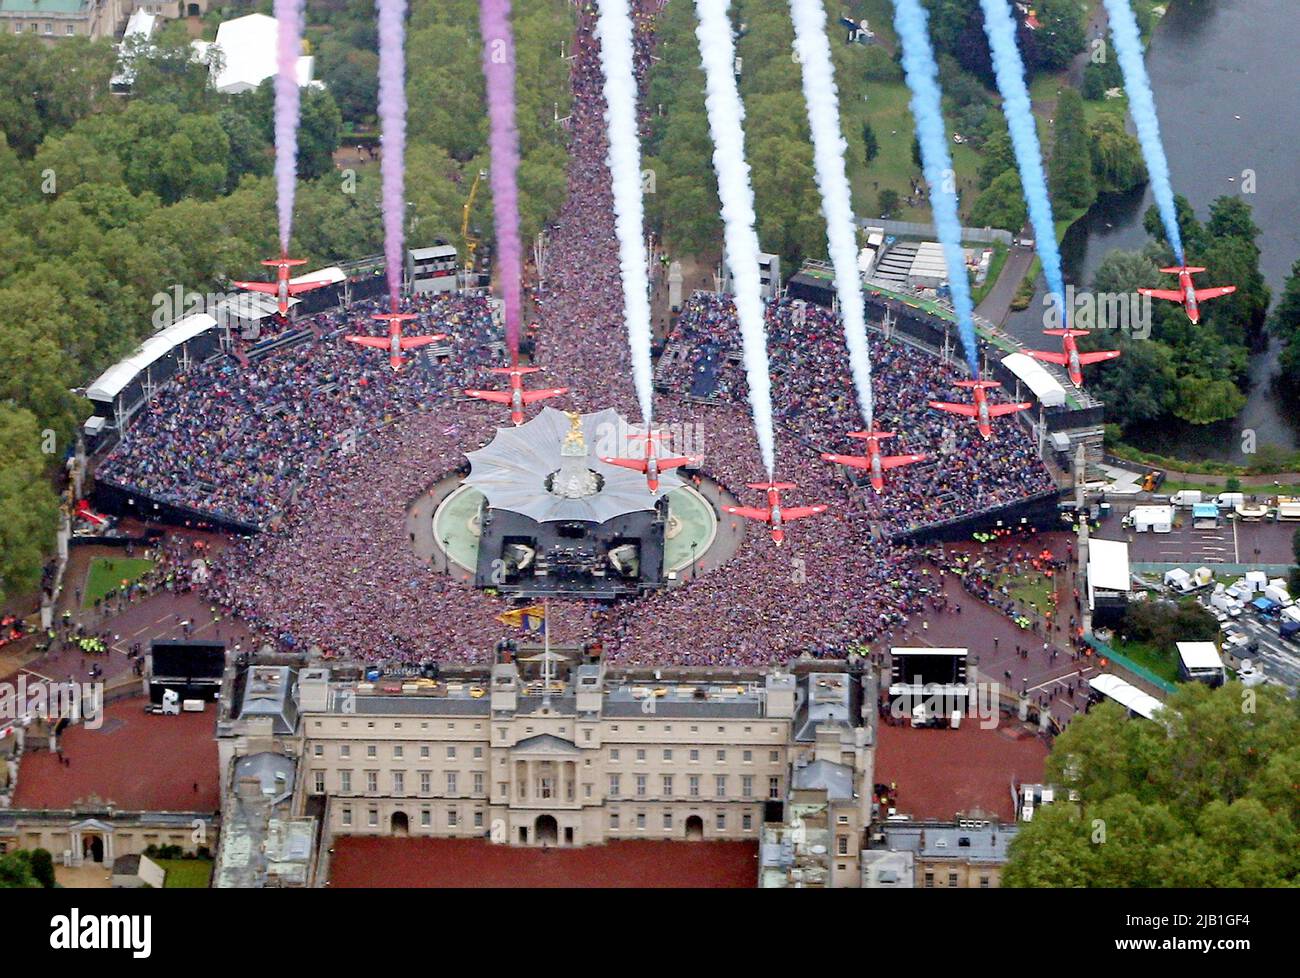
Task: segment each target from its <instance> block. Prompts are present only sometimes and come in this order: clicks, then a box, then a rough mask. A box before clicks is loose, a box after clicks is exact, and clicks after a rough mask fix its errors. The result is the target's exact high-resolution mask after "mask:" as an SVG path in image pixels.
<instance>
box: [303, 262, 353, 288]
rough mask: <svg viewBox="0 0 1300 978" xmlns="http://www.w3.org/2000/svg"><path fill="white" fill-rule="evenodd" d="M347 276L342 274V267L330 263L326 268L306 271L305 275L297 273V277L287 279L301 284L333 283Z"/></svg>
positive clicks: (344, 279)
mask: <svg viewBox="0 0 1300 978" xmlns="http://www.w3.org/2000/svg"><path fill="white" fill-rule="evenodd" d="M346 280H347V276H346V275H344V274H343V269H341V268H339V267H338V266H337V265H330V266H329V267H327V268H318V269H316V271H314V272H308V273H307V274H306V275H299V276H298V277H297V278H291V279H289V281H290V282H291V283H293V284H294V285H302V284H303V283H304V282H325V283H328V284H330V285H333V284H334V283H335V282H343V281H346Z"/></svg>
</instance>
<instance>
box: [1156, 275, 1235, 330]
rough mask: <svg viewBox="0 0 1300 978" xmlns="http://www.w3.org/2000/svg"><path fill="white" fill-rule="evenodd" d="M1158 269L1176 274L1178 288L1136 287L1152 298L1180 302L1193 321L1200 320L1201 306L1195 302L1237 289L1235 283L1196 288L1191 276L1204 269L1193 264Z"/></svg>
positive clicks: (1215, 297)
mask: <svg viewBox="0 0 1300 978" xmlns="http://www.w3.org/2000/svg"><path fill="white" fill-rule="evenodd" d="M1160 271H1162V272H1164V273H1165V274H1167V275H1177V276H1178V289H1177V291H1175V290H1173V289H1138V292H1139V293H1140V294H1142V295H1149V296H1151V298H1153V299H1168V300H1169V301H1170V302H1181V303H1182V304H1183V308H1184V309H1186V310H1187V318H1188V319H1190V320H1191V321H1192V322H1193V323H1199V322H1200V321H1201V308H1200V306H1199V305H1197V303H1199V302H1202V301H1204V300H1205V299H1217V298H1219V297H1220V296H1225V295H1232V293H1234V292H1236V291H1237V287H1236V286H1235V285H1216V286H1215V287H1214V288H1210V289H1198V288H1197V287H1196V284H1195V283H1194V282H1193V281H1192V276H1193V275H1195V274H1197V273H1198V272H1203V271H1205V269H1203V268H1197V267H1196V266H1195V265H1173V266H1171V267H1169V268H1162V269H1160Z"/></svg>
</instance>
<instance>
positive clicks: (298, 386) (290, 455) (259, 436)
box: [96, 293, 500, 527]
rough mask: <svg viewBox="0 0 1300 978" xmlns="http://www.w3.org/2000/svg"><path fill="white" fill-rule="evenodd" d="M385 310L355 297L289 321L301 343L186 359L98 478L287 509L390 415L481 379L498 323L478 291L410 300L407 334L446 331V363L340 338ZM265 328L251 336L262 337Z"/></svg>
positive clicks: (249, 517)
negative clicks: (302, 336)
mask: <svg viewBox="0 0 1300 978" xmlns="http://www.w3.org/2000/svg"><path fill="white" fill-rule="evenodd" d="M381 308H384V306H383V305H381V304H380V303H378V302H363V303H357V304H354V305H353V306H351V307H350V308H348V309H346V310H335V311H332V312H326V313H321V314H320V315H317V316H313V317H310V318H307V319H303V320H299V321H298V322H297V323H296V324H295V326H297V327H300V328H304V329H306V330H309V331H310V334H311V335H310V336H309V337H308V338H307V339H306V340H305V341H304V342H302V343H299V344H297V345H294V346H292V347H288V348H285V349H282V350H279V351H277V352H275V353H273V354H271V355H267V356H264V357H259V358H257V359H254V360H251V361H250V360H249V359H248V358H247V356H244V357H233V356H232V357H219V358H216V359H213V360H209V361H207V362H205V363H198V364H194V365H192V366H191V367H190V368H189V369H188V370H187V371H186V372H185V373H183V374H181V375H179V376H177V377H176V378H175V379H174V380H173V381H172V382H171V383H170V384H168V385H167V386H165V387H163V388H162V389H161V390H160V391H159V392H158V394H157V396H156V397H154V398H153V400H152V401H150V402H149V404H148V406H147V407H146V408H144V416H143V417H140V418H138V419H136V421H135V423H134V424H132V425H131V427H130V428H129V429H128V430H127V431H126V433H125V434H124V435H123V437H122V440H121V441H120V442H119V443H118V445H117V446H115V447H114V449H113V451H112V452H111V453H110V454H109V456H108V457H107V458H106V459H105V461H104V462H103V463H102V464H101V465H100V466H99V468H98V470H97V473H96V476H97V478H98V479H100V480H103V481H107V482H111V483H113V484H115V485H119V486H122V487H124V488H127V489H130V490H132V491H133V492H136V493H140V494H142V495H144V496H146V497H149V498H151V499H154V500H158V501H161V502H166V503H170V504H173V505H178V506H185V507H188V508H190V509H194V510H197V511H199V512H201V513H204V514H207V515H211V516H214V517H218V518H221V519H225V520H229V521H233V522H236V523H241V524H246V525H250V526H254V527H262V526H265V525H266V523H267V522H268V521H269V520H270V519H272V518H273V517H274V516H275V515H276V514H277V513H279V512H280V510H281V509H282V508H283V506H284V503H285V501H286V500H287V498H288V496H289V494H290V493H291V492H292V491H293V489H294V487H295V486H296V485H297V484H298V483H299V481H300V480H301V479H302V478H303V476H304V475H305V474H306V473H308V472H310V471H312V470H313V469H315V468H317V467H318V466H320V465H321V464H323V461H324V459H325V458H326V456H328V455H330V454H332V453H334V452H336V451H340V450H348V449H350V448H351V447H352V446H353V445H354V444H355V442H356V439H357V438H358V437H359V436H360V435H361V434H363V433H365V432H369V431H373V430H375V429H376V428H377V427H379V426H381V425H382V424H384V423H385V421H386V420H387V419H389V418H391V417H392V416H393V415H395V414H401V413H403V412H405V411H407V410H410V409H412V408H414V407H418V406H420V405H423V404H427V403H429V402H431V401H433V400H436V399H438V398H440V397H443V396H446V395H447V394H448V393H451V392H454V391H457V390H459V388H461V387H463V386H465V385H467V384H471V383H472V384H474V385H476V386H478V385H481V383H482V382H483V381H484V380H485V375H484V372H483V368H484V367H485V366H487V365H489V364H490V363H492V362H493V354H492V351H491V348H490V344H492V343H493V342H494V341H499V339H500V330H499V329H497V328H496V327H495V325H494V322H493V315H492V311H491V310H490V308H489V306H488V302H487V300H486V298H485V297H484V296H483V295H482V294H480V293H440V294H429V295H417V296H413V297H412V298H411V300H410V301H409V302H407V303H406V308H407V309H408V310H409V311H412V312H416V313H418V314H419V315H420V319H419V320H418V321H413V322H411V323H409V324H408V325H407V329H408V330H410V331H412V332H414V331H415V330H417V329H418V330H420V331H421V332H423V331H429V332H441V333H445V334H447V335H448V339H447V341H446V346H447V347H450V349H451V350H453V351H454V352H453V354H452V355H451V356H450V357H446V358H445V360H446V362H445V363H442V362H437V361H435V360H433V359H432V358H429V357H426V356H418V357H412V358H411V359H412V361H413V362H412V363H411V364H408V366H407V367H406V369H404V370H402V371H400V372H394V371H393V369H392V367H391V366H390V365H389V362H388V358H387V356H386V355H384V354H383V353H381V352H380V351H376V350H368V349H363V348H362V347H359V346H356V345H354V344H351V343H347V342H345V341H344V340H343V339H342V337H343V336H344V335H346V334H378V333H379V332H380V327H379V324H378V323H377V322H375V321H374V320H373V319H371V316H372V314H373V313H375V312H378V311H380V310H381ZM265 338H266V334H263V335H262V336H260V337H259V338H258V341H259V342H264V341H265Z"/></svg>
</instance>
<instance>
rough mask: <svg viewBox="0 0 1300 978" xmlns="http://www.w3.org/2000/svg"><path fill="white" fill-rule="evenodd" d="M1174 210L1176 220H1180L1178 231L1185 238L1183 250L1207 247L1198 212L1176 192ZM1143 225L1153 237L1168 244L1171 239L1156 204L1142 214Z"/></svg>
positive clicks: (1192, 250) (1196, 249) (1189, 250)
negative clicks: (1197, 215) (1166, 232)
mask: <svg viewBox="0 0 1300 978" xmlns="http://www.w3.org/2000/svg"><path fill="white" fill-rule="evenodd" d="M1174 211H1175V215H1176V217H1175V220H1177V222H1178V233H1179V235H1180V236H1181V237H1182V239H1183V250H1184V251H1185V252H1199V251H1200V250H1201V249H1202V248H1204V247H1205V229H1204V228H1203V227H1201V222H1200V221H1198V220H1197V219H1196V212H1195V211H1194V210H1192V205H1191V204H1190V203H1188V201H1187V198H1186V197H1184V196H1183V195H1182V194H1174ZM1142 227H1143V229H1144V230H1145V231H1146V233H1147V234H1149V235H1150V236H1151V237H1153V238H1155V239H1156V240H1157V241H1159V242H1160V243H1161V244H1163V245H1165V246H1168V244H1169V239H1168V238H1167V237H1166V236H1165V225H1164V221H1163V220H1162V219H1161V217H1160V209H1159V208H1158V207H1156V205H1155V204H1152V205H1151V206H1150V207H1148V208H1147V209H1146V213H1145V214H1143V215H1142Z"/></svg>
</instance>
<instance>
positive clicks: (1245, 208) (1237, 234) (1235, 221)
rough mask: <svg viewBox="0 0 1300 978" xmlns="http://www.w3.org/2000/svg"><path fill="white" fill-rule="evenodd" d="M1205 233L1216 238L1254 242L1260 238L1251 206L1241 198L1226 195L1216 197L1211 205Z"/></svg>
mask: <svg viewBox="0 0 1300 978" xmlns="http://www.w3.org/2000/svg"><path fill="white" fill-rule="evenodd" d="M1205 231H1206V233H1207V234H1208V235H1210V236H1211V237H1214V238H1223V237H1232V238H1241V239H1242V240H1244V241H1251V242H1253V241H1254V240H1255V239H1256V238H1258V237H1259V228H1258V227H1257V226H1256V224H1255V221H1254V219H1253V217H1252V214H1251V208H1250V205H1249V204H1247V203H1246V202H1245V201H1244V200H1242V199H1241V198H1240V197H1229V196H1227V195H1226V194H1225V195H1223V196H1220V197H1216V198H1215V200H1214V203H1212V204H1211V205H1210V219H1209V221H1207V222H1206V224H1205Z"/></svg>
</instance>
